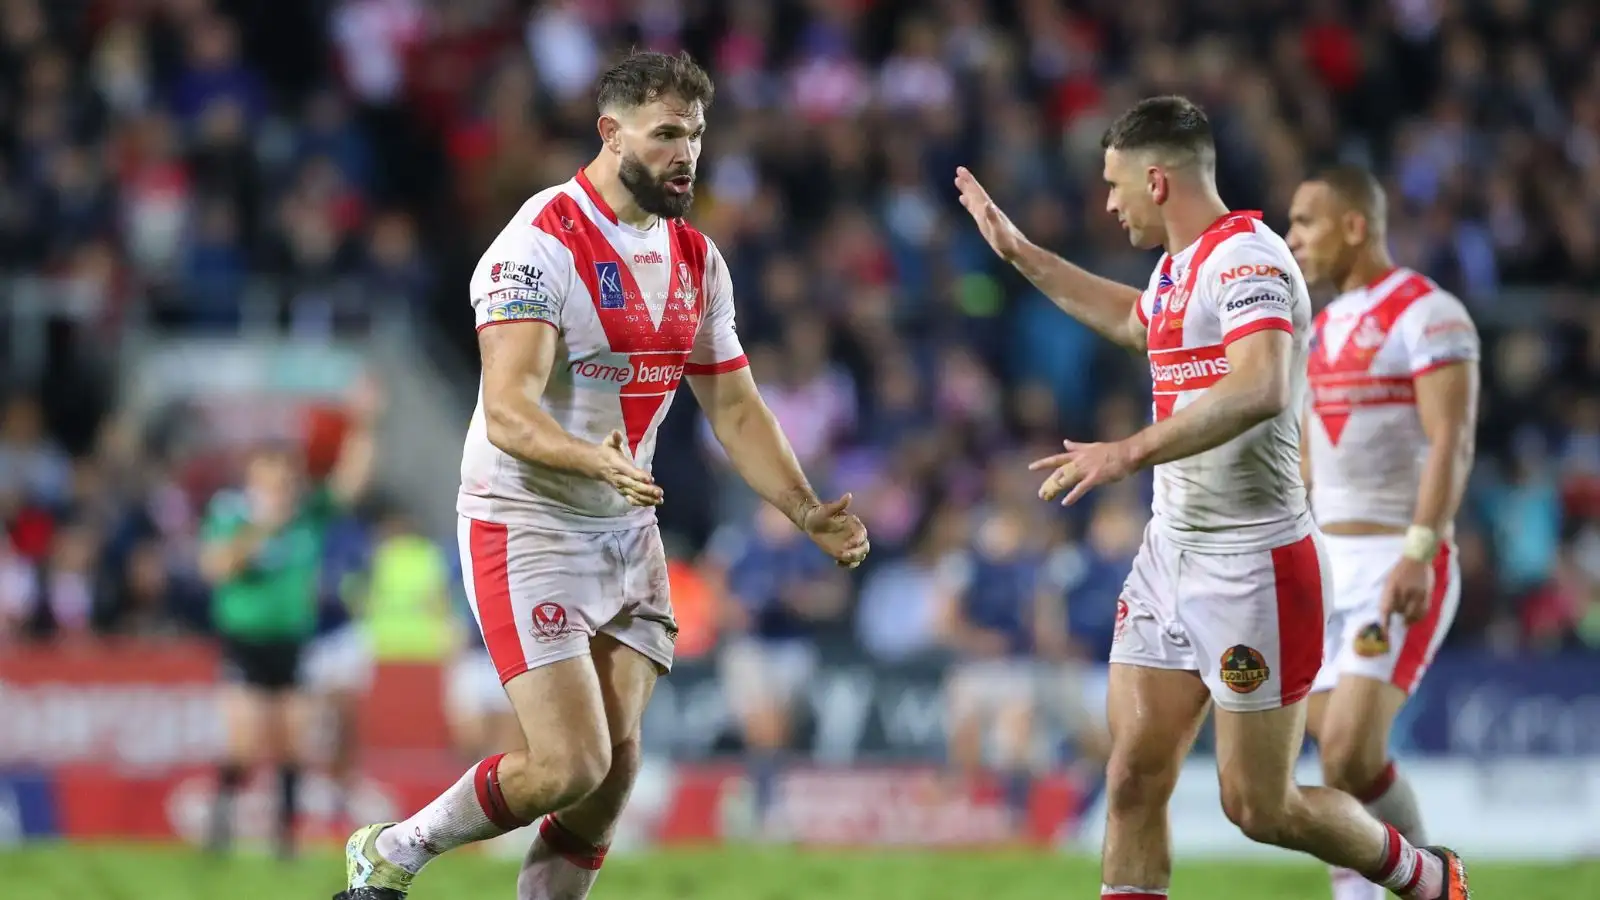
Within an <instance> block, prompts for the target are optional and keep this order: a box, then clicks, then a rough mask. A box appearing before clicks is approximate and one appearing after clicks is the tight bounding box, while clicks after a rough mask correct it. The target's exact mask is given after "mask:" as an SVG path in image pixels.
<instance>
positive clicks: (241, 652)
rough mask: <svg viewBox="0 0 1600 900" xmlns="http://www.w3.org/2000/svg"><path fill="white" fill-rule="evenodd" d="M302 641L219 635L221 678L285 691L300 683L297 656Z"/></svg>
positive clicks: (248, 685)
mask: <svg viewBox="0 0 1600 900" xmlns="http://www.w3.org/2000/svg"><path fill="white" fill-rule="evenodd" d="M305 646H306V642H305V641H297V640H275V641H247V640H241V639H239V638H232V637H227V636H224V637H223V638H222V666H223V677H224V678H225V679H226V680H227V681H228V682H229V683H231V684H241V685H244V686H245V687H251V688H256V689H257V690H262V691H289V690H294V689H295V688H296V687H298V686H299V684H300V657H301V655H302V654H303V653H304V651H305Z"/></svg>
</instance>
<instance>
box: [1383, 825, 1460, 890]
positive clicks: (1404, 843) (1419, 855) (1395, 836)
mask: <svg viewBox="0 0 1600 900" xmlns="http://www.w3.org/2000/svg"><path fill="white" fill-rule="evenodd" d="M1383 830H1384V835H1385V841H1384V851H1383V864H1382V865H1381V866H1379V867H1378V870H1377V871H1376V872H1374V873H1373V874H1371V875H1369V876H1368V880H1370V881H1371V882H1372V883H1373V884H1381V885H1383V886H1384V887H1386V888H1388V889H1389V890H1391V891H1393V892H1395V893H1396V894H1398V895H1400V896H1401V897H1403V898H1405V900H1434V898H1436V897H1438V896H1439V892H1440V890H1442V889H1443V886H1444V861H1443V860H1441V859H1439V858H1438V857H1437V856H1434V855H1433V854H1432V853H1428V852H1426V851H1423V850H1419V849H1417V848H1416V847H1413V846H1412V845H1411V842H1410V841H1408V840H1406V839H1405V838H1404V837H1403V836H1402V835H1401V834H1400V832H1399V831H1396V830H1395V827H1394V826H1393V825H1388V824H1385V825H1384V826H1383Z"/></svg>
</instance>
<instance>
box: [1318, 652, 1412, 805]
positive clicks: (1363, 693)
mask: <svg viewBox="0 0 1600 900" xmlns="http://www.w3.org/2000/svg"><path fill="white" fill-rule="evenodd" d="M1317 696H1318V697H1325V698H1326V701H1325V702H1324V703H1323V704H1322V709H1321V710H1320V713H1321V715H1320V717H1319V718H1318V721H1317V731H1316V738H1317V747H1318V753H1319V755H1320V757H1321V759H1322V771H1323V777H1324V780H1325V781H1326V782H1327V784H1328V786H1329V787H1336V788H1339V789H1340V790H1345V791H1350V792H1352V793H1355V792H1359V791H1362V790H1364V789H1365V788H1367V787H1368V786H1369V785H1370V784H1371V783H1372V781H1373V779H1375V778H1377V777H1378V775H1379V774H1381V773H1382V771H1383V767H1384V765H1385V764H1386V763H1387V762H1388V759H1389V733H1390V730H1391V729H1392V728H1393V727H1394V720H1395V717H1396V716H1398V715H1399V714H1400V708H1401V707H1402V706H1404V705H1405V702H1406V699H1407V694H1406V692H1405V691H1402V690H1401V689H1400V688H1398V687H1396V686H1395V685H1393V684H1391V683H1389V682H1388V681H1383V680H1380V679H1376V678H1367V677H1364V676H1361V675H1345V676H1343V677H1342V678H1340V679H1339V684H1338V686H1336V687H1335V688H1334V689H1333V690H1331V691H1328V692H1327V693H1326V694H1319V695H1317Z"/></svg>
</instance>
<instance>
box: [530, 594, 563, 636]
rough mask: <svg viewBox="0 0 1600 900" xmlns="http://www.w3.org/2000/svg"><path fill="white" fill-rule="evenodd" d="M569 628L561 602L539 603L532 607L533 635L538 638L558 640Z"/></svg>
mask: <svg viewBox="0 0 1600 900" xmlns="http://www.w3.org/2000/svg"><path fill="white" fill-rule="evenodd" d="M571 630H572V626H571V625H570V624H568V622H567V611H566V609H564V608H563V607H562V606H561V604H559V603H541V604H539V605H538V606H535V607H534V608H533V636H534V637H535V638H537V639H538V640H541V641H554V640H559V639H560V638H562V637H564V636H565V635H566V634H567V633H568V632H570V631H571Z"/></svg>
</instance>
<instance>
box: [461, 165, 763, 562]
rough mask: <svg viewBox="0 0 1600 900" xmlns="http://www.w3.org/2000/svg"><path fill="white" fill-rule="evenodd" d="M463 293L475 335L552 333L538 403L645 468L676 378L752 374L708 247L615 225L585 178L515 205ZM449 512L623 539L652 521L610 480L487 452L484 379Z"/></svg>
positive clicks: (689, 230)
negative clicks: (610, 440)
mask: <svg viewBox="0 0 1600 900" xmlns="http://www.w3.org/2000/svg"><path fill="white" fill-rule="evenodd" d="M471 292H472V308H473V310H474V312H475V314H476V316H477V323H478V330H480V331H482V330H483V329H485V328H490V327H493V326H495V325H499V324H502V323H506V322H541V323H544V324H546V325H549V326H550V327H552V328H554V329H555V330H556V334H557V339H556V356H555V362H554V365H553V366H552V367H551V372H550V379H549V383H548V384H547V385H546V387H545V391H544V398H543V400H541V401H540V405H541V406H542V407H543V408H544V410H545V411H546V412H548V413H549V414H550V415H551V416H552V417H553V418H554V419H555V420H556V423H557V424H559V425H560V426H561V427H562V428H564V429H566V431H567V432H569V433H570V434H572V435H574V436H576V437H578V438H581V439H583V440H586V441H594V442H600V441H603V440H604V439H605V437H606V435H608V434H610V433H611V432H612V431H621V432H622V433H623V434H625V435H627V437H628V449H629V450H630V451H632V453H633V459H634V462H635V464H637V465H638V466H639V467H640V468H643V469H645V470H649V468H650V461H651V459H652V457H654V455H655V449H656V429H657V427H658V426H659V425H660V424H661V420H662V419H663V418H665V417H666V414H667V408H668V407H669V406H670V405H671V404H672V398H673V395H674V394H675V393H676V392H677V389H678V382H679V381H680V380H681V379H682V378H683V376H684V375H686V374H688V375H696V374H714V373H719V372H731V371H734V370H736V369H738V368H740V367H741V366H744V365H746V361H745V356H744V351H743V350H742V349H741V348H740V346H739V338H738V336H737V335H736V334H735V333H734V316H733V284H732V281H731V279H730V278H729V276H728V268H727V264H726V263H725V262H724V260H723V259H722V255H721V254H720V253H718V252H717V248H716V246H715V245H713V244H712V243H711V240H710V239H709V238H707V237H706V236H705V235H703V234H701V233H700V232H698V231H696V230H695V229H694V228H693V227H691V226H690V225H689V224H688V223H686V222H684V221H683V220H682V219H658V220H657V221H656V223H655V225H653V226H652V227H650V228H648V229H639V228H634V227H632V226H630V225H628V224H626V223H624V222H620V221H618V220H617V216H616V213H614V212H613V211H612V210H611V208H610V207H609V206H607V205H606V202H605V200H604V199H603V198H602V197H601V196H600V193H599V191H597V190H595V188H594V185H593V184H591V183H590V182H589V180H588V178H587V177H585V176H584V174H583V173H582V172H579V173H578V175H577V177H576V178H574V179H572V180H571V181H568V182H566V183H565V184H561V185H557V186H555V187H552V188H548V189H546V190H544V191H541V192H540V193H538V194H536V195H534V197H533V199H531V200H529V201H528V202H527V203H525V204H523V206H522V209H521V210H519V211H518V212H517V214H516V216H515V217H514V218H512V220H511V222H510V223H509V224H507V225H506V227H505V229H504V230H502V231H501V232H500V235H499V236H498V237H496V238H495V240H494V242H493V243H491V244H490V245H489V249H488V251H487V252H486V253H484V255H483V258H482V259H480V260H479V261H478V267H477V269H476V270H475V271H474V272H473V275H472V287H471ZM456 509H457V510H458V511H459V512H460V513H461V514H462V515H464V516H467V517H469V518H472V519H478V520H481V521H486V522H499V523H503V524H508V525H532V526H535V527H539V526H543V527H547V528H553V529H561V530H567V531H611V530H620V529H625V528H632V527H636V526H638V525H640V524H642V523H648V522H650V521H652V520H653V519H654V517H655V510H654V509H651V508H648V507H645V508H640V507H634V506H630V505H629V504H628V502H627V501H626V500H624V499H623V498H622V496H621V495H620V494H618V493H617V492H616V491H615V490H614V489H613V488H612V487H611V486H610V485H607V484H605V483H603V482H599V481H594V480H591V479H588V478H582V477H578V476H575V475H570V474H567V473H564V472H557V471H553V470H551V469H547V468H544V467H541V466H537V465H533V464H531V463H528V462H526V461H524V460H521V459H517V458H515V457H513V456H511V455H509V454H507V453H505V452H503V451H501V450H500V449H499V448H497V447H495V446H494V445H493V444H491V443H489V438H488V432H487V430H486V428H485V422H484V414H483V390H482V386H481V384H480V386H479V390H478V408H477V409H476V410H475V411H474V412H473V414H472V424H471V425H470V426H469V427H468V429H467V440H466V446H465V448H464V449H463V451H462V459H461V490H460V493H459V494H458V496H457V501H456Z"/></svg>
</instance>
